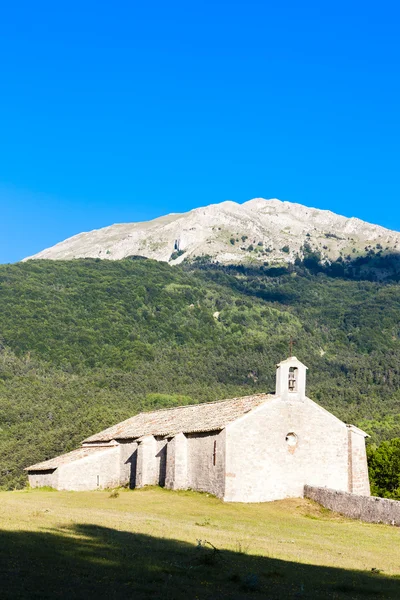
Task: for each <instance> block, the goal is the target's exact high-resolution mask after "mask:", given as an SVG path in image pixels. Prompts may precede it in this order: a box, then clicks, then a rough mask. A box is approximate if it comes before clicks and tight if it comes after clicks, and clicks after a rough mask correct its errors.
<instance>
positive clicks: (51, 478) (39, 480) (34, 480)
mask: <svg viewBox="0 0 400 600" xmlns="http://www.w3.org/2000/svg"><path fill="white" fill-rule="evenodd" d="M28 481H29V485H30V486H31V487H32V488H36V487H45V486H46V487H52V488H54V489H55V490H56V489H57V488H58V471H57V469H49V470H48V471H29V473H28Z"/></svg>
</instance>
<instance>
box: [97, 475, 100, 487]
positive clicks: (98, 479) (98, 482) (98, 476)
mask: <svg viewBox="0 0 400 600" xmlns="http://www.w3.org/2000/svg"><path fill="white" fill-rule="evenodd" d="M99 485H100V475H97V487H99Z"/></svg>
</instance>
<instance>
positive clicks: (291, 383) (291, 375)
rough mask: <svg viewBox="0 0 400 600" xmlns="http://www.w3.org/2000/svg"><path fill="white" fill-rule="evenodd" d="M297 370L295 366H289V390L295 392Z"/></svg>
mask: <svg viewBox="0 0 400 600" xmlns="http://www.w3.org/2000/svg"><path fill="white" fill-rule="evenodd" d="M298 374H299V370H298V368H297V367H290V369H289V382H288V383H289V392H297V380H298Z"/></svg>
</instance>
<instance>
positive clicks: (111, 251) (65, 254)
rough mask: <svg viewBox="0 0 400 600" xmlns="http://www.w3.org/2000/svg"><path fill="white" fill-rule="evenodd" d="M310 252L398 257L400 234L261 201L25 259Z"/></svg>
mask: <svg viewBox="0 0 400 600" xmlns="http://www.w3.org/2000/svg"><path fill="white" fill-rule="evenodd" d="M305 248H307V250H308V251H310V250H315V251H318V252H320V253H321V256H322V257H323V258H326V259H329V260H336V259H337V258H338V257H339V256H343V257H346V256H350V257H351V258H356V257H357V256H359V255H361V254H365V252H366V251H367V250H368V249H374V250H375V251H377V250H382V251H383V252H395V253H397V252H399V251H400V233H398V232H396V231H391V230H389V229H385V228H384V227H380V226H378V225H372V224H370V223H366V222H364V221H361V220H360V219H356V218H354V217H352V218H350V219H348V218H346V217H342V216H340V215H336V214H335V213H333V212H331V211H328V210H318V209H315V208H308V207H307V206H302V205H301V204H293V203H291V202H281V201H280V200H276V199H273V200H264V199H263V198H255V199H253V200H249V201H248V202H245V203H244V204H237V203H236V202H230V201H227V202H222V203H221V204H211V205H210V206H205V207H203V208H196V209H194V210H191V211H190V212H188V213H183V214H170V215H166V216H164V217H159V218H157V219H154V220H153V221H146V222H143V223H124V224H117V225H111V226H110V227H105V228H103V229H98V230H94V231H90V232H88V233H80V234H79V235H75V236H73V237H71V238H69V239H67V240H65V241H63V242H60V243H59V244H56V245H55V246H53V247H52V248H48V249H46V250H43V251H42V252H39V253H38V254H35V255H34V256H31V257H28V258H26V259H24V260H29V259H39V258H40V259H52V260H66V259H73V258H88V257H91V258H104V259H110V260H117V259H121V258H125V257H127V256H132V255H140V256H146V257H148V258H153V259H155V260H159V261H166V262H170V263H171V264H178V263H180V262H182V261H183V260H185V259H189V260H193V259H194V258H196V257H201V256H206V257H209V258H210V260H213V261H218V262H220V263H226V264H229V263H235V264H238V263H249V262H250V263H251V262H257V261H261V262H265V261H268V262H269V263H284V262H293V260H294V259H295V258H296V256H299V257H300V258H302V257H303V255H304V249H305Z"/></svg>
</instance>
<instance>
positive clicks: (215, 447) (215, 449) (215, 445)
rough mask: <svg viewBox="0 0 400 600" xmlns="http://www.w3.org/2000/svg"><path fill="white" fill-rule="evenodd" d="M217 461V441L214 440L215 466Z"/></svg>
mask: <svg viewBox="0 0 400 600" xmlns="http://www.w3.org/2000/svg"><path fill="white" fill-rule="evenodd" d="M216 462H217V442H216V440H214V450H213V466H214V467H215V465H216Z"/></svg>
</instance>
